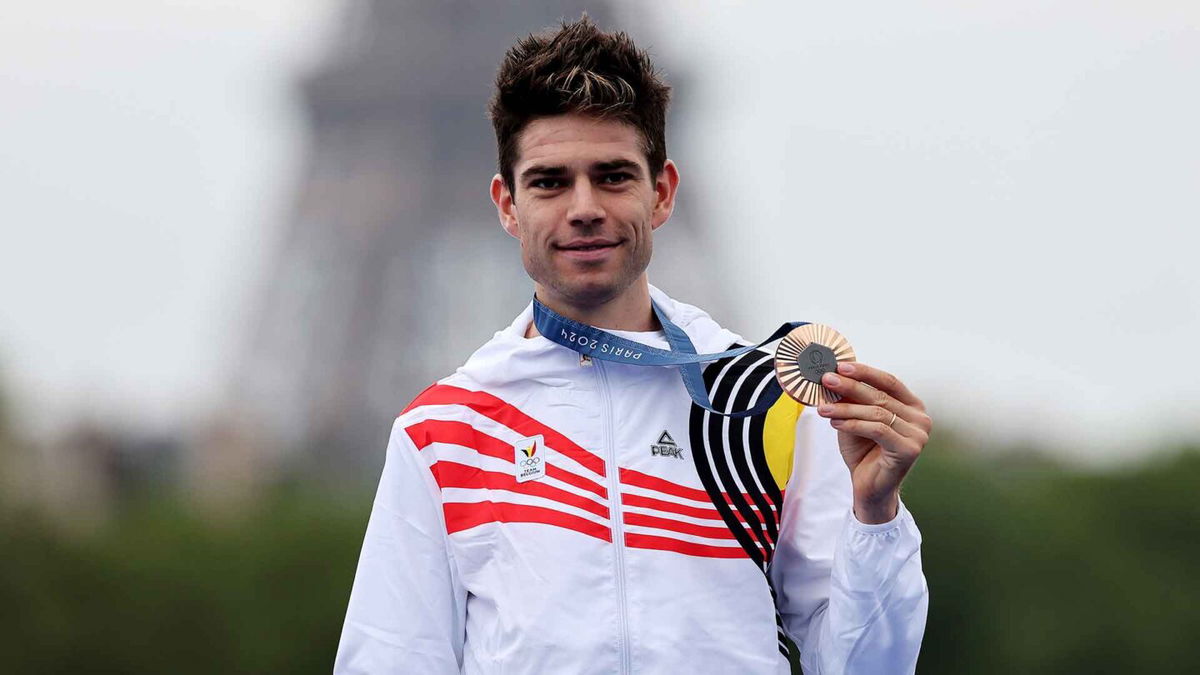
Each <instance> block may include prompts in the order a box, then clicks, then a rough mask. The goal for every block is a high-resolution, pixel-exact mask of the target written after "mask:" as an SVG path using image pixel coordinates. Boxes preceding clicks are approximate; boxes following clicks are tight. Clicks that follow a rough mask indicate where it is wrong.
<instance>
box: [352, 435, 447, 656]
mask: <svg viewBox="0 0 1200 675" xmlns="http://www.w3.org/2000/svg"><path fill="white" fill-rule="evenodd" d="M465 615H466V591H465V590H464V588H463V586H462V582H461V580H460V578H459V575H458V571H457V568H456V565H455V563H454V559H453V556H452V553H451V551H450V549H449V545H448V541H447V535H446V527H445V524H444V521H443V516H442V509H441V496H440V491H439V489H438V487H437V483H436V482H435V480H434V477H433V474H432V472H431V471H430V468H429V466H428V465H427V464H426V462H425V460H424V458H422V457H421V456H420V455H419V454H418V451H417V448H416V446H415V445H414V444H413V442H412V440H411V439H409V437H408V434H407V433H406V432H405V430H404V424H403V423H402V422H401V420H397V421H396V423H395V424H394V425H393V426H392V433H391V438H390V440H389V441H388V446H387V457H386V459H385V460H384V467H383V474H382V476H381V478H380V479H379V490H378V492H377V493H376V495H375V503H374V505H373V506H372V508H371V518H370V521H369V522H368V524H367V533H366V536H365V538H364V540H363V546H362V552H361V554H360V555H359V560H358V570H357V571H356V573H355V576H354V588H353V590H352V591H351V593H350V604H349V607H348V608H347V610H346V621H345V624H344V625H343V627H342V637H341V642H340V643H339V645H338V651H337V657H336V660H335V662H334V667H333V671H334V673H335V675H351V674H355V675H357V674H360V673H362V674H365V673H371V674H378V673H400V672H404V673H433V674H441V673H458V672H459V669H460V667H461V664H462V659H463V639H464V627H463V625H464V620H465Z"/></svg>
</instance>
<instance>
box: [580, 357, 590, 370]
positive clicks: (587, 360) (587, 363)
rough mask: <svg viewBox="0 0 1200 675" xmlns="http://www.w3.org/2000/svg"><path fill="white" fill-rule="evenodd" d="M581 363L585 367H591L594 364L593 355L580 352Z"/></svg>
mask: <svg viewBox="0 0 1200 675" xmlns="http://www.w3.org/2000/svg"><path fill="white" fill-rule="evenodd" d="M579 365H581V366H583V367H585V368H590V367H591V365H592V357H590V356H588V355H587V354H580V355H579Z"/></svg>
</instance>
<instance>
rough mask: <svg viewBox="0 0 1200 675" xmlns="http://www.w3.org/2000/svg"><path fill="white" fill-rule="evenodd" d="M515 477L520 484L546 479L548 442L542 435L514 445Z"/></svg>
mask: <svg viewBox="0 0 1200 675" xmlns="http://www.w3.org/2000/svg"><path fill="white" fill-rule="evenodd" d="M513 477H514V478H516V479H517V482H518V483H524V482H526V481H531V480H539V479H542V478H545V477H546V441H545V439H543V438H542V436H541V434H538V435H537V436H530V437H528V438H522V439H521V440H519V441H517V442H516V443H513Z"/></svg>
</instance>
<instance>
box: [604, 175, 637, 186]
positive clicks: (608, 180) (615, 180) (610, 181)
mask: <svg viewBox="0 0 1200 675" xmlns="http://www.w3.org/2000/svg"><path fill="white" fill-rule="evenodd" d="M630 178H633V176H630V175H629V174H627V173H606V174H604V177H603V178H601V179H600V180H601V182H603V183H605V184H606V185H620V184H621V183H624V182H625V181H627V180H629V179H630Z"/></svg>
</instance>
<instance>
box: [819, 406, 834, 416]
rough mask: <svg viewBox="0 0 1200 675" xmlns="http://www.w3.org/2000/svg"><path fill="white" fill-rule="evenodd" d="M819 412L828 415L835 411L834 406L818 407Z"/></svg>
mask: <svg viewBox="0 0 1200 675" xmlns="http://www.w3.org/2000/svg"><path fill="white" fill-rule="evenodd" d="M817 412H819V413H821V414H822V415H828V414H829V413H831V412H833V406H831V405H823V406H821V407H820V408H817Z"/></svg>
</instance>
